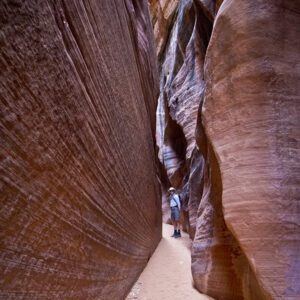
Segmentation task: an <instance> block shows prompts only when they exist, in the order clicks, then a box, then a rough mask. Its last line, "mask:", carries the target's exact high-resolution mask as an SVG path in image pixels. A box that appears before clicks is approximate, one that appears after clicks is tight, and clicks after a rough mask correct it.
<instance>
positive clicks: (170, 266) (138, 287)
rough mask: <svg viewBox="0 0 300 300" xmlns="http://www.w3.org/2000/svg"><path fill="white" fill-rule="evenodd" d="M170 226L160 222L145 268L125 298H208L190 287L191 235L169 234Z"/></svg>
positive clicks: (169, 299)
mask: <svg viewBox="0 0 300 300" xmlns="http://www.w3.org/2000/svg"><path fill="white" fill-rule="evenodd" d="M172 233H173V227H172V226H171V225H168V224H163V235H162V239H161V241H160V243H159V244H158V246H157V248H156V250H155V252H154V253H153V255H152V257H151V258H150V260H149V262H148V264H147V266H146V268H145V269H144V271H143V272H142V274H141V275H140V277H139V279H138V280H137V282H136V283H135V285H134V286H133V288H132V290H131V292H130V293H129V295H128V296H127V298H126V300H134V299H136V300H162V299H163V300H208V299H212V298H210V297H208V296H205V295H203V294H200V293H199V292H198V291H197V290H196V289H194V288H193V278H192V273H191V239H190V238H189V236H188V234H186V233H184V232H183V233H182V237H181V238H177V239H175V238H172V237H171V234H172Z"/></svg>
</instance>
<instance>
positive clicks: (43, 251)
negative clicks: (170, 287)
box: [0, 0, 161, 300]
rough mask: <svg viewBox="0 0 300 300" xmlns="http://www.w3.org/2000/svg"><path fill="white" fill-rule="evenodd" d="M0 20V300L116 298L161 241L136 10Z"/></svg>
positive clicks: (95, 4)
mask: <svg viewBox="0 0 300 300" xmlns="http://www.w3.org/2000/svg"><path fill="white" fill-rule="evenodd" d="M0 15H1V18H0V45H1V47H0V78H1V85H0V102H1V105H0V113H1V120H0V121H1V122H0V138H1V150H0V175H1V185H0V189H1V192H0V194H1V198H0V199H1V201H0V229H1V230H0V234H1V236H0V299H7V300H8V299H30V300H32V299H39V300H40V299H60V300H61V299H72V300H73V299H82V300H86V299H104V300H107V299H124V298H125V296H126V294H127V293H128V291H129V290H130V287H131V286H132V284H133V283H134V281H135V280H136V279H137V277H138V275H139V274H140V272H141V271H142V269H143V268H144V266H145V265H146V263H147V261H148V259H149V257H150V256H151V254H152V252H153V251H154V249H155V247H156V245H157V244H158V242H159V240H160V238H161V213H160V209H161V200H160V192H159V186H158V183H157V172H158V169H157V167H156V164H155V157H156V153H155V152H156V150H155V142H154V137H155V109H156V102H157V97H158V88H159V87H158V82H157V78H158V73H157V66H156V57H155V48H154V39H153V33H152V28H151V23H150V16H149V12H148V4H147V2H146V1H134V0H132V1H131V0H126V1H121V0H120V1H110V0H101V1H79V0H75V1H33V0H32V1H17V0H14V1H12V0H11V1H1V3H0Z"/></svg>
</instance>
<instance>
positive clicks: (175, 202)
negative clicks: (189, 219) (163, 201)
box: [168, 187, 181, 238]
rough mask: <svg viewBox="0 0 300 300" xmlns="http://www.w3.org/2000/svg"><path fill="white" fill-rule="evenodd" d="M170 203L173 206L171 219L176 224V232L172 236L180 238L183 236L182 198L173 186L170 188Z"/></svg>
mask: <svg viewBox="0 0 300 300" xmlns="http://www.w3.org/2000/svg"><path fill="white" fill-rule="evenodd" d="M168 192H169V203H170V208H171V221H172V223H173V226H174V233H173V235H172V237H175V238H178V237H181V233H180V208H181V204H180V198H179V195H178V194H177V193H176V190H175V189H174V188H173V187H170V188H169V190H168Z"/></svg>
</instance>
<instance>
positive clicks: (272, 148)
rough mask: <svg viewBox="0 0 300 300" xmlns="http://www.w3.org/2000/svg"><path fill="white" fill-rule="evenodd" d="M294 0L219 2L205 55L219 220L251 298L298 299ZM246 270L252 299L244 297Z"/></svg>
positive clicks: (298, 38)
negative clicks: (237, 252)
mask: <svg viewBox="0 0 300 300" xmlns="http://www.w3.org/2000/svg"><path fill="white" fill-rule="evenodd" d="M296 2H297V1H294V2H293V1H291V2H284V3H279V2H276V1H254V2H244V1H238V0H237V1H224V3H223V4H222V6H221V8H220V11H219V13H218V16H217V19H216V21H215V25H214V31H213V35H212V37H211V40H210V45H209V49H208V52H207V55H206V95H205V104H204V109H203V112H204V113H203V115H204V124H205V128H206V132H207V134H208V138H209V139H210V141H211V142H212V144H213V147H214V149H215V152H216V154H217V158H218V163H219V166H220V172H221V176H222V184H223V193H222V204H223V213H224V218H225V221H226V224H227V226H228V228H229V229H230V231H231V232H232V234H233V235H234V237H235V238H236V240H237V241H238V243H239V244H240V246H241V248H242V250H243V253H244V254H245V256H246V261H247V264H249V266H248V265H247V264H245V265H243V267H241V266H240V267H239V270H238V273H239V276H240V277H241V278H242V280H243V282H244V285H243V290H244V296H245V297H246V298H247V295H248V298H249V297H250V298H251V299H260V298H262V299H271V298H272V299H298V298H299V297H300V285H299V282H300V281H299V280H300V278H299V275H300V273H299V249H300V243H299V236H300V232H299V222H300V217H299V213H300V212H299V205H298V201H297V199H298V198H299V196H298V195H299V157H298V156H297V150H298V149H299V130H297V129H299V126H300V122H299V87H298V86H299V79H300V71H299V68H297V64H299V52H300V31H299V28H300V19H299V12H300V10H299V8H300V6H299V3H298V4H296ZM253 277H255V279H256V281H257V282H258V286H257V289H258V290H259V291H260V293H261V294H262V295H261V297H260V298H258V297H253V296H252V297H251V292H252V291H253V290H254V289H251V281H253ZM249 293H250V296H249Z"/></svg>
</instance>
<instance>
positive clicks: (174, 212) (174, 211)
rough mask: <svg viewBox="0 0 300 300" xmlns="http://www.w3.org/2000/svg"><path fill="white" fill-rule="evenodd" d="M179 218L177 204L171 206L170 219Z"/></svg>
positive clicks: (176, 219) (177, 219)
mask: <svg viewBox="0 0 300 300" xmlns="http://www.w3.org/2000/svg"><path fill="white" fill-rule="evenodd" d="M179 219H180V211H179V208H178V206H175V207H171V220H172V221H176V222H178V221H179Z"/></svg>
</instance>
